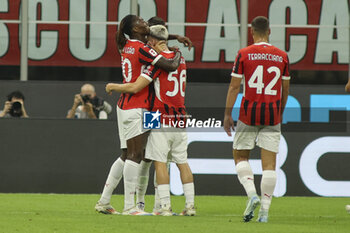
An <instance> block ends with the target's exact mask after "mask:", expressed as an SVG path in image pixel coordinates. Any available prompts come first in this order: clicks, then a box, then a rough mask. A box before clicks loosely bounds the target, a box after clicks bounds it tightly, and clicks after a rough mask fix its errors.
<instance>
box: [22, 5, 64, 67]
mask: <svg viewBox="0 0 350 233" xmlns="http://www.w3.org/2000/svg"><path fill="white" fill-rule="evenodd" d="M28 4H29V5H28V18H29V20H37V16H38V12H37V9H38V5H39V4H40V7H41V20H43V21H57V20H58V3H57V1H56V0H55V1H52V0H29V2H28ZM37 30H38V26H37V24H36V23H29V26H28V57H29V58H30V59H33V60H45V59H48V58H49V57H51V56H52V55H53V54H54V53H55V52H56V50H57V46H58V32H57V31H53V30H50V31H44V30H41V31H40V35H39V36H38V35H37ZM37 36H38V37H37ZM38 42H39V43H38Z"/></svg>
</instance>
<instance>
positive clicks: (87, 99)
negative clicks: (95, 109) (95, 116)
mask: <svg viewBox="0 0 350 233" xmlns="http://www.w3.org/2000/svg"><path fill="white" fill-rule="evenodd" d="M80 96H81V98H82V100H83V102H84V104H86V103H91V99H90V96H89V95H80Z"/></svg>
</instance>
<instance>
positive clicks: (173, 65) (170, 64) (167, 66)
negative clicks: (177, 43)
mask: <svg viewBox="0 0 350 233" xmlns="http://www.w3.org/2000/svg"><path fill="white" fill-rule="evenodd" d="M180 60H181V52H180V51H177V52H176V54H175V57H174V58H173V59H166V58H164V57H161V58H160V59H159V60H158V61H157V62H156V63H155V66H158V67H159V68H161V69H163V70H165V71H168V72H173V71H175V70H177V67H179V65H180Z"/></svg>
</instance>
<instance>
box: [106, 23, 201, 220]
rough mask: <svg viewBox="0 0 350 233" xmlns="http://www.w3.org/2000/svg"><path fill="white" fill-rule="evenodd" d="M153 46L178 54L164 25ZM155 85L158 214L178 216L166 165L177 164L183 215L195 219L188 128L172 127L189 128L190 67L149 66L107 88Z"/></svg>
mask: <svg viewBox="0 0 350 233" xmlns="http://www.w3.org/2000/svg"><path fill="white" fill-rule="evenodd" d="M150 30H151V31H150V36H149V44H151V45H152V46H153V47H155V48H156V50H157V52H159V53H160V54H161V55H162V56H164V57H165V58H168V59H173V58H174V57H175V56H176V52H173V51H170V50H169V49H168V47H167V45H166V40H167V38H168V31H167V29H166V28H165V27H164V26H162V25H155V26H152V27H151V29H150ZM152 82H153V84H154V89H155V97H154V98H153V101H152V102H151V103H150V110H151V111H155V112H156V113H154V114H156V117H158V116H160V119H161V123H162V127H161V128H160V129H153V130H152V132H151V133H150V135H149V137H148V142H147V146H146V158H147V159H150V160H153V161H155V168H156V177H157V183H158V187H157V189H158V192H157V193H158V195H159V199H160V202H161V209H160V210H159V212H157V214H159V215H163V216H172V215H173V214H174V213H173V212H172V209H171V204H170V190H169V189H170V188H169V174H168V170H167V165H166V163H167V162H168V161H169V160H170V161H172V162H175V163H176V164H177V166H178V168H179V170H180V175H181V180H182V183H183V189H184V194H185V198H186V204H185V208H184V210H183V211H182V213H181V215H186V216H193V215H195V214H196V210H195V208H194V184H193V175H192V172H191V169H190V167H189V165H188V163H187V133H186V131H185V130H186V129H185V128H183V127H182V128H181V127H172V126H175V125H176V126H181V125H185V121H186V119H185V118H186V108H185V104H184V102H185V87H186V64H185V60H184V58H183V57H181V61H180V65H179V67H178V68H177V70H175V71H173V72H168V71H165V70H163V69H160V68H159V67H157V66H154V65H149V66H147V67H145V69H144V70H143V72H142V74H141V75H140V76H139V77H138V79H137V80H136V81H135V82H132V83H124V84H108V85H107V89H109V90H110V91H116V92H121V93H134V94H136V93H139V92H140V91H142V90H143V89H144V88H145V87H147V86H148V85H150V84H151V83H152Z"/></svg>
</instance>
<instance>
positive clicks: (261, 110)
mask: <svg viewBox="0 0 350 233" xmlns="http://www.w3.org/2000/svg"><path fill="white" fill-rule="evenodd" d="M231 75H232V77H236V78H243V80H244V85H243V99H242V103H241V107H240V113H239V120H240V121H242V122H244V123H245V124H247V125H277V124H279V123H280V122H281V94H282V79H283V80H289V79H290V75H289V60H288V55H287V53H286V52H284V51H282V50H280V49H278V48H277V47H275V46H272V45H271V44H268V43H265V42H261V43H256V44H253V45H251V46H248V47H246V48H243V49H241V50H239V52H238V55H237V57H236V60H235V64H234V66H233V71H232V74H231Z"/></svg>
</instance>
